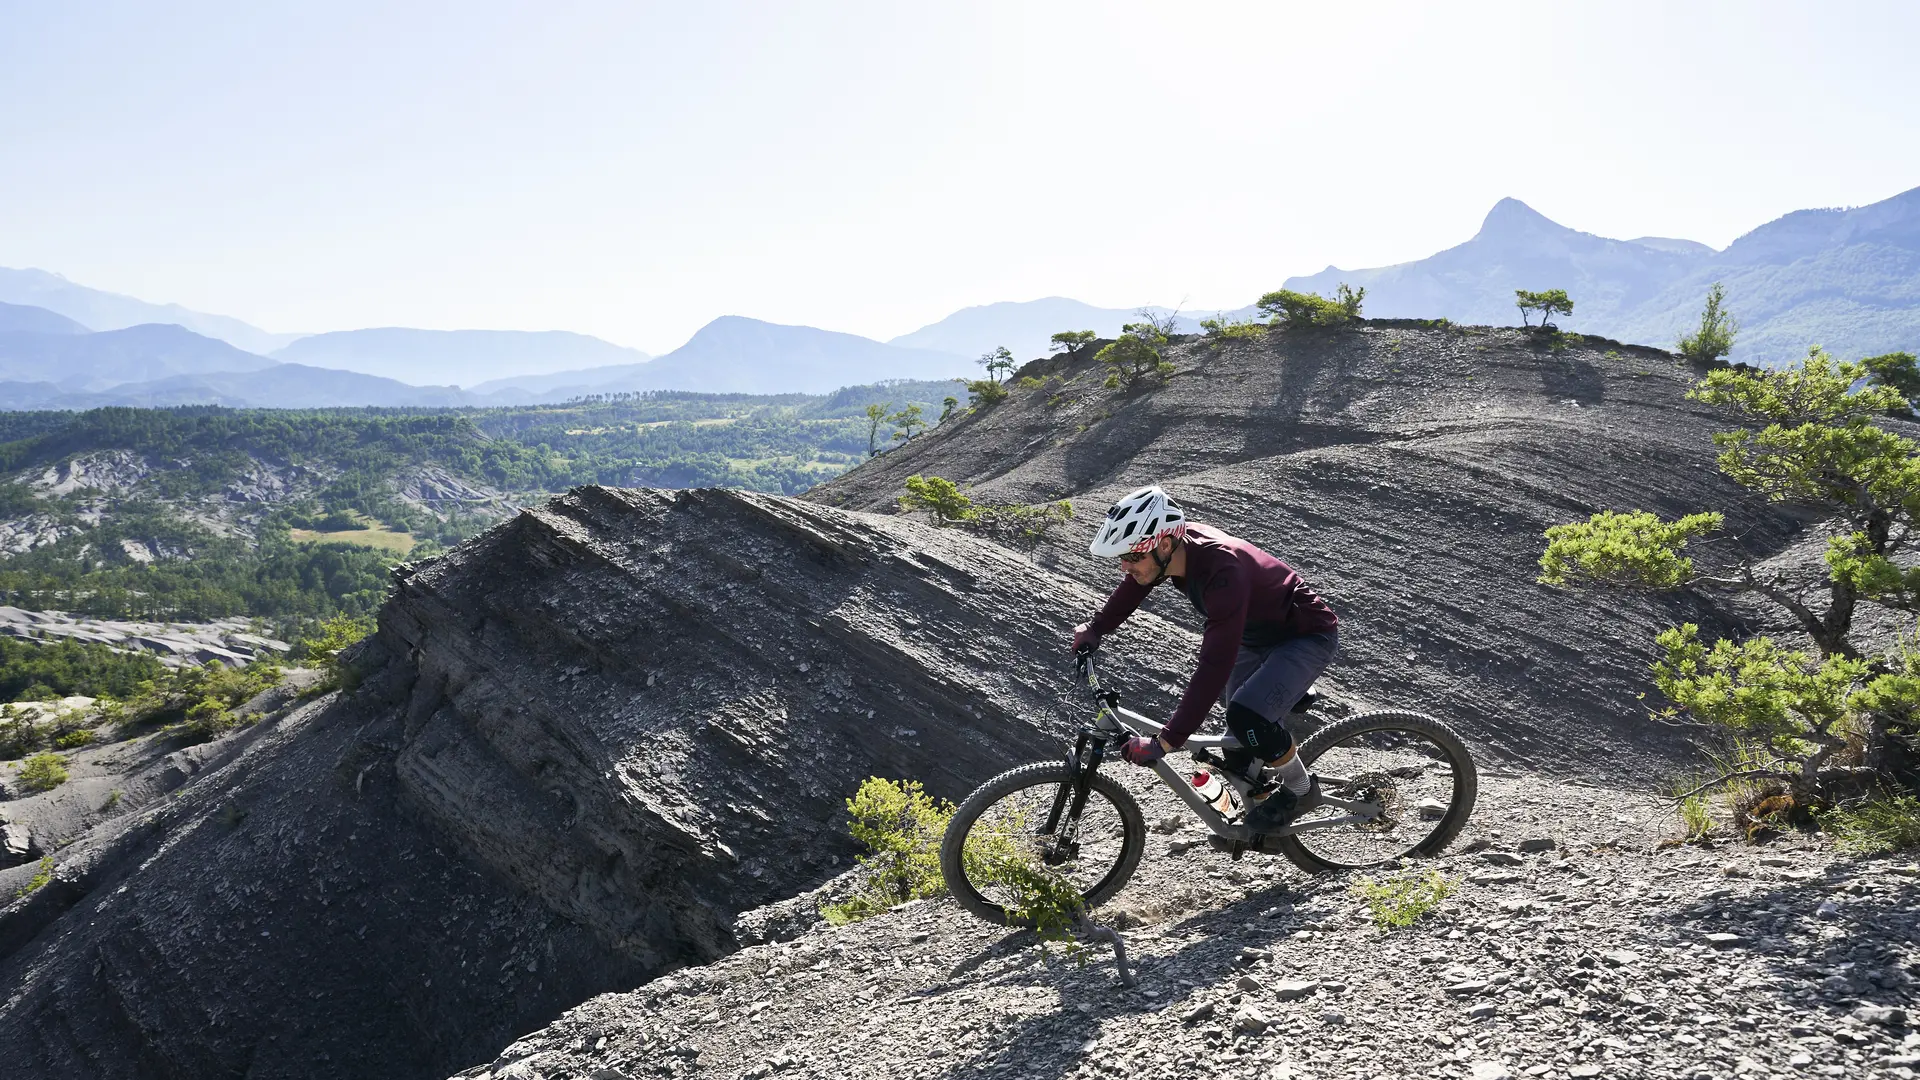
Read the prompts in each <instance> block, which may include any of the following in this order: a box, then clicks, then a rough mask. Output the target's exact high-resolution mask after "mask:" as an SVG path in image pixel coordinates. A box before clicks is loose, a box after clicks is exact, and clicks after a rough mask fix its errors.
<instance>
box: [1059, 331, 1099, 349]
mask: <svg viewBox="0 0 1920 1080" xmlns="http://www.w3.org/2000/svg"><path fill="white" fill-rule="evenodd" d="M1099 337H1100V335H1098V334H1096V333H1094V332H1093V331H1091V330H1062V331H1061V332H1060V333H1058V334H1055V335H1053V337H1051V338H1049V339H1048V342H1049V344H1048V346H1047V351H1048V352H1064V353H1067V354H1069V355H1072V354H1076V353H1078V352H1079V351H1080V350H1081V349H1084V348H1086V347H1087V346H1089V345H1091V344H1093V343H1094V342H1095V341H1097V340H1099Z"/></svg>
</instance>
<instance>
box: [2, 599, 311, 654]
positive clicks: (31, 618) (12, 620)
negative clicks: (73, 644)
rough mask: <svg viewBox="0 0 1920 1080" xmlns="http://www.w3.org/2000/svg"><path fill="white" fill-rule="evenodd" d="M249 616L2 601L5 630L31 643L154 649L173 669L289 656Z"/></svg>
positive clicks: (284, 647) (285, 647)
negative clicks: (101, 610)
mask: <svg viewBox="0 0 1920 1080" xmlns="http://www.w3.org/2000/svg"><path fill="white" fill-rule="evenodd" d="M253 631H254V626H253V624H252V623H251V622H250V621H248V620H246V619H216V620H214V621H212V622H204V623H181V622H166V623H157V622H140V621H133V620H124V619H89V618H86V617H84V616H78V615H69V614H68V613H66V612H64V611H27V610H24V609H22V608H17V607H9V606H4V605H0V634H4V635H6V636H7V637H12V638H20V639H23V640H31V641H58V640H68V641H79V642H91V643H93V644H97V645H109V646H112V647H113V648H116V649H121V650H138V651H141V652H150V653H152V654H154V656H155V657H156V658H157V659H158V660H159V661H160V662H161V663H163V664H166V665H167V666H168V667H181V666H184V665H187V664H204V663H206V662H207V661H209V660H218V661H220V662H221V663H223V664H228V665H237V664H248V663H252V662H253V661H254V660H257V659H259V658H261V657H263V656H272V655H276V654H285V653H286V651H287V650H288V648H290V646H289V645H288V644H287V643H286V642H284V641H280V640H278V639H276V638H270V637H264V636H262V635H260V634H257V633H254V632H253Z"/></svg>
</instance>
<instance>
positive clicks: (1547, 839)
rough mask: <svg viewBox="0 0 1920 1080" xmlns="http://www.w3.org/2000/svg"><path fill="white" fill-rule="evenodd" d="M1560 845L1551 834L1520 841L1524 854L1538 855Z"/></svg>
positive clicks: (1520, 847) (1521, 850)
mask: <svg viewBox="0 0 1920 1080" xmlns="http://www.w3.org/2000/svg"><path fill="white" fill-rule="evenodd" d="M1558 846H1559V845H1558V844H1555V843H1554V842H1553V838H1552V837H1551V836H1537V837H1534V838H1533V839H1531V840H1522V841H1520V844H1519V849H1520V853H1521V854H1523V855H1538V854H1540V853H1541V852H1543V851H1552V850H1553V849H1554V848H1556V847H1558Z"/></svg>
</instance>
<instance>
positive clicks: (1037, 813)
mask: <svg viewBox="0 0 1920 1080" xmlns="http://www.w3.org/2000/svg"><path fill="white" fill-rule="evenodd" d="M1059 790H1060V785H1059V784H1058V783H1055V782H1042V783H1036V784H1034V785H1033V786H1031V787H1025V788H1020V789H1018V790H1016V791H1013V792H1011V793H1009V794H1007V795H1006V796H1005V797H1003V798H1001V799H1000V800H999V801H997V802H995V803H994V804H993V805H992V806H991V807H989V808H988V809H987V811H986V812H985V813H983V814H981V815H980V818H979V819H978V820H977V821H975V822H974V823H973V826H972V828H970V829H969V830H968V831H967V839H966V851H967V853H968V861H969V862H970V863H973V864H976V865H987V864H993V863H997V864H1000V865H1001V866H1005V865H1006V864H1007V861H1008V860H1009V859H1011V860H1015V861H1017V862H1020V863H1024V864H1025V865H1026V866H1028V867H1030V868H1031V869H1033V870H1035V871H1039V872H1043V873H1046V874H1048V875H1052V876H1056V877H1060V878H1063V879H1065V880H1066V881H1068V882H1070V883H1071V884H1072V885H1073V886H1074V888H1076V889H1078V890H1079V892H1080V893H1081V894H1082V895H1085V894H1087V893H1090V892H1092V891H1093V890H1094V889H1096V888H1098V887H1099V885H1100V884H1101V883H1102V882H1103V881H1105V880H1106V879H1107V877H1108V875H1110V874H1112V873H1113V872H1114V871H1115V869H1117V868H1118V867H1119V865H1120V861H1121V858H1122V857H1123V855H1124V853H1125V849H1126V822H1125V820H1124V819H1123V818H1122V817H1121V815H1120V811H1119V809H1118V808H1117V807H1115V806H1114V805H1113V803H1112V802H1110V801H1109V800H1108V799H1107V797H1106V796H1105V795H1103V794H1101V793H1100V791H1099V789H1097V788H1096V789H1094V790H1092V791H1089V792H1088V793H1087V804H1086V808H1085V810H1083V811H1082V813H1081V815H1080V820H1079V825H1078V828H1077V829H1075V830H1074V832H1073V835H1071V836H1067V835H1061V836H1052V835H1047V834H1045V833H1043V832H1042V831H1041V830H1042V829H1043V828H1044V827H1045V825H1046V821H1047V818H1048V817H1049V815H1050V812H1051V811H1052V809H1053V805H1054V799H1055V796H1056V793H1057V792H1058V791H1059ZM1067 828H1068V823H1066V822H1062V827H1061V829H1060V830H1058V831H1060V832H1062V833H1065V832H1066V831H1067ZM967 876H968V880H969V881H971V882H972V883H973V885H974V888H975V889H977V890H978V891H979V893H980V895H981V896H982V897H983V898H985V899H986V900H988V901H990V902H992V903H995V904H999V905H1001V906H1002V907H1006V908H1009V909H1017V908H1018V907H1019V906H1020V903H1021V896H1020V890H1019V888H1018V887H1017V884H1016V883H1014V882H1010V881H1007V880H1003V879H1002V878H1003V874H1001V873H992V872H988V873H979V874H976V873H975V872H974V871H973V870H971V869H970V870H969V872H968V875H967Z"/></svg>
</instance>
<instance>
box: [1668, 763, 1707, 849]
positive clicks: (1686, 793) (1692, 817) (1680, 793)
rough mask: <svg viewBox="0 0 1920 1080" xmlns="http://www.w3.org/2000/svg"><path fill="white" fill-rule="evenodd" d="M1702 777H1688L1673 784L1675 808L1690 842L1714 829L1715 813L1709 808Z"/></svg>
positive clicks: (1685, 837) (1682, 828) (1705, 786)
mask: <svg viewBox="0 0 1920 1080" xmlns="http://www.w3.org/2000/svg"><path fill="white" fill-rule="evenodd" d="M1709 786H1710V785H1709V784H1708V782H1707V781H1706V780H1704V779H1703V778H1701V777H1692V776H1690V777H1687V778H1685V779H1682V780H1680V781H1678V782H1676V783H1675V784H1674V786H1673V798H1674V810H1675V812H1676V813H1678V814H1679V815H1680V830H1681V833H1682V835H1683V838H1684V839H1686V840H1687V841H1688V842H1692V841H1695V840H1699V839H1701V838H1703V837H1705V836H1706V835H1707V834H1708V833H1711V832H1712V831H1713V813H1712V811H1711V810H1710V809H1709V808H1708V802H1707V792H1706V790H1705V789H1706V788H1707V787H1709Z"/></svg>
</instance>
